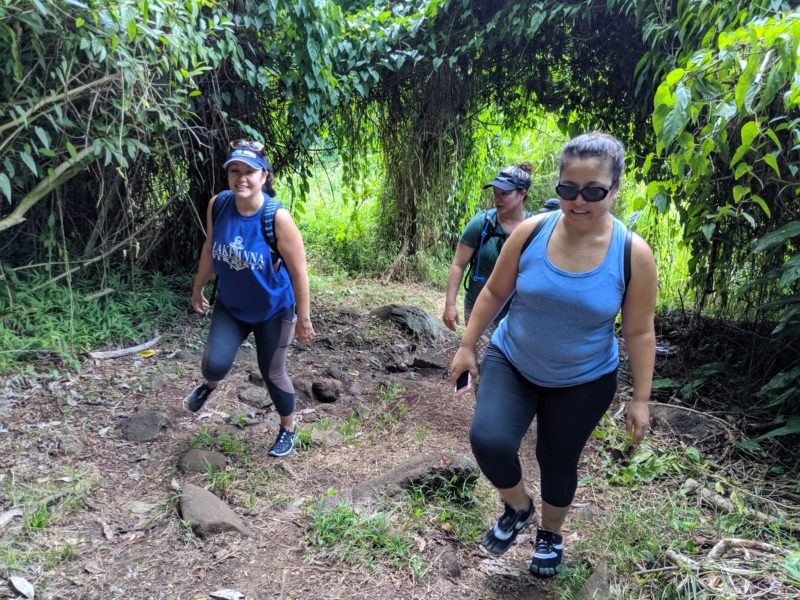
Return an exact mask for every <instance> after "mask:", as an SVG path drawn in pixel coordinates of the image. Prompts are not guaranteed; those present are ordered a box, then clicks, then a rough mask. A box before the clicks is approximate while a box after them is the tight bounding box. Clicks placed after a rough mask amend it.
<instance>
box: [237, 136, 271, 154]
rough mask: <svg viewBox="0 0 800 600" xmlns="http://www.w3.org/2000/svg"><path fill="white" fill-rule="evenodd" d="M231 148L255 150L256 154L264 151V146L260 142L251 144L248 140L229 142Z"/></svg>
mask: <svg viewBox="0 0 800 600" xmlns="http://www.w3.org/2000/svg"><path fill="white" fill-rule="evenodd" d="M231 148H233V149H234V150H236V149H238V148H249V149H250V150H255V151H256V152H261V151H262V150H263V149H264V144H262V143H261V142H251V141H250V140H245V139H241V140H233V141H232V142H231Z"/></svg>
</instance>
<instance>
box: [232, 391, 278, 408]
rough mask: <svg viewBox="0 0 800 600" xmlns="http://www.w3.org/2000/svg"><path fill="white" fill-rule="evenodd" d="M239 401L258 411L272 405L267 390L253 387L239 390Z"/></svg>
mask: <svg viewBox="0 0 800 600" xmlns="http://www.w3.org/2000/svg"><path fill="white" fill-rule="evenodd" d="M239 400H241V401H242V402H244V403H245V404H247V405H249V406H252V407H253V408H257V409H259V410H263V409H265V408H267V407H269V406H270V405H271V404H272V400H271V399H270V397H269V394H268V393H267V390H265V389H264V388H263V387H257V386H255V385H250V386H247V387H244V388H241V389H240V390H239Z"/></svg>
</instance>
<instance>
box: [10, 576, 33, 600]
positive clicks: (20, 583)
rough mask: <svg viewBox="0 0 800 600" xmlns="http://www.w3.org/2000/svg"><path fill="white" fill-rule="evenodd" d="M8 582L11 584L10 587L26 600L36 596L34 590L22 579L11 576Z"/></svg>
mask: <svg viewBox="0 0 800 600" xmlns="http://www.w3.org/2000/svg"><path fill="white" fill-rule="evenodd" d="M8 580H9V581H10V582H11V586H12V587H13V588H14V589H15V590H17V591H18V592H19V593H20V594H22V595H23V596H25V597H26V598H28V600H33V597H34V596H35V595H36V590H34V589H33V586H32V585H31V584H30V582H29V581H28V580H27V579H25V578H24V577H18V576H17V575H12V576H11V577H9V578H8Z"/></svg>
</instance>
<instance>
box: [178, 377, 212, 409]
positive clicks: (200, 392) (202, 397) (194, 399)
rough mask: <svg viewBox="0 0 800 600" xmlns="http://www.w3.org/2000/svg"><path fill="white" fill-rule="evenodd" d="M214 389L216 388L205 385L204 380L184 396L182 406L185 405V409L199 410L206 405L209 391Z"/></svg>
mask: <svg viewBox="0 0 800 600" xmlns="http://www.w3.org/2000/svg"><path fill="white" fill-rule="evenodd" d="M215 389H216V388H210V387H208V385H206V382H205V381H204V382H203V383H201V384H200V385H198V386H197V387H196V388H194V389H193V390H192V393H191V394H189V395H188V396H186V398H185V399H184V401H183V404H184V406H185V407H186V409H187V410H190V411H192V412H194V413H196V412H197V411H198V410H200V409H201V408H203V407H204V406H205V405H206V402H208V397H209V396H210V395H211V392H213V391H214V390H215Z"/></svg>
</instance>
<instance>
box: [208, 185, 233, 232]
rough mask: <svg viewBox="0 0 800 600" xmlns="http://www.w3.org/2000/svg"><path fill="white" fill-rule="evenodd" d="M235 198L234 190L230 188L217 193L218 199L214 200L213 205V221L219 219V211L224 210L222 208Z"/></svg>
mask: <svg viewBox="0 0 800 600" xmlns="http://www.w3.org/2000/svg"><path fill="white" fill-rule="evenodd" d="M231 198H233V192H232V191H230V190H225V191H224V192H220V193H219V194H217V198H216V200H214V204H213V205H212V206H211V223H212V224H213V223H214V221H216V220H217V217H218V216H219V213H221V212H222V209H223V208H225V205H226V204H227V203H228V201H229V200H230V199H231Z"/></svg>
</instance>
